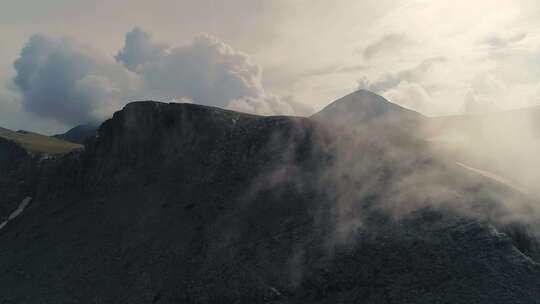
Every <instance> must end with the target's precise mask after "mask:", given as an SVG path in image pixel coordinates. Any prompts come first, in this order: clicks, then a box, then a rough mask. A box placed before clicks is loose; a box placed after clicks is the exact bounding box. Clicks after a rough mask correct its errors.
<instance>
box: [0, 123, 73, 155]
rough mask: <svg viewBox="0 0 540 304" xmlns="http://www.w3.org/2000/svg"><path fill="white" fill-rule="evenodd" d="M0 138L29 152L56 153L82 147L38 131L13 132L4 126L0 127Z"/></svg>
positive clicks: (63, 152)
mask: <svg viewBox="0 0 540 304" xmlns="http://www.w3.org/2000/svg"><path fill="white" fill-rule="evenodd" d="M0 138H4V139H7V140H11V141H13V142H15V143H16V144H18V145H20V146H21V147H23V148H24V149H25V150H26V151H28V152H29V153H44V154H49V155H58V154H65V153H68V152H70V151H73V150H76V149H80V148H82V146H81V145H78V144H74V143H69V142H66V141H63V140H59V139H56V138H51V137H49V136H45V135H41V134H38V133H33V132H28V131H16V132H15V131H11V130H8V129H4V128H0Z"/></svg>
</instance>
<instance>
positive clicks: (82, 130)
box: [53, 124, 99, 144]
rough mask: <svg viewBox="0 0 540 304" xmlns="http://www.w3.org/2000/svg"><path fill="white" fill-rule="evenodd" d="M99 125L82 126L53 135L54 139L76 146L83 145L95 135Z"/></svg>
mask: <svg viewBox="0 0 540 304" xmlns="http://www.w3.org/2000/svg"><path fill="white" fill-rule="evenodd" d="M98 128H99V125H96V124H84V125H79V126H76V127H74V128H71V129H69V130H68V131H67V132H66V133H63V134H56V135H53V137H54V138H58V139H61V140H65V141H69V142H72V143H76V144H84V142H85V141H86V140H87V139H88V138H90V137H92V136H95V135H96V132H97V129H98Z"/></svg>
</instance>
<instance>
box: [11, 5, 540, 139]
mask: <svg viewBox="0 0 540 304" xmlns="http://www.w3.org/2000/svg"><path fill="white" fill-rule="evenodd" d="M0 54H1V56H0V126H4V127H8V128H12V129H29V130H34V131H41V132H45V133H51V132H57V131H62V130H64V129H65V128H68V127H70V126H73V125H76V124H78V123H83V122H86V121H93V120H100V119H103V118H106V117H107V116H108V115H110V113H112V112H113V111H115V110H117V109H119V108H121V107H122V106H123V105H124V104H125V103H126V102H128V101H130V100H135V99H159V100H163V101H171V100H179V101H190V102H196V103H202V104H207V105H215V106H219V107H224V108H231V109H236V110H241V111H249V112H255V113H260V114H297V115H308V114H310V113H312V112H313V111H316V110H318V109H320V108H321V107H323V106H325V105H326V104H328V103H330V102H331V101H333V100H335V99H337V98H339V97H341V96H343V95H346V94H348V93H350V92H352V91H354V90H356V89H358V88H365V89H370V90H372V91H375V92H377V93H380V94H382V95H383V96H385V97H386V98H388V99H390V100H391V101H393V102H395V103H398V104H401V105H403V106H405V107H408V108H411V109H414V110H417V111H419V112H421V113H424V114H426V115H445V114H453V113H463V112H470V113H475V112H489V111H497V110H504V109H510V108H519V107H525V106H532V105H538V104H540V86H539V84H540V2H538V1H530V0H511V1H510V0H507V1H504V0H499V1H495V0H493V1H486V0H476V1H470V0H467V1H461V0H453V1H442V0H441V1H433V0H418V1H405V0H403V1H399V0H397V1H389V0H376V1H371V0H367V1H359V0H333V1H329V0H327V1H319V0H275V1H270V0H265V1H263V0H260V1H257V0H228V1H209V0H197V1H169V0H161V1H159V0H158V1H142V0H130V1H127V0H126V1H123V0H122V1H120V0H116V1H105V0H95V1H86V0H85V1H82V0H47V1H30V0H19V1H12V0H0Z"/></svg>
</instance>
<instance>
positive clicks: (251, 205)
mask: <svg viewBox="0 0 540 304" xmlns="http://www.w3.org/2000/svg"><path fill="white" fill-rule="evenodd" d="M376 135H378V134H372V133H370V136H366V132H361V131H357V132H355V131H350V132H345V131H343V130H340V131H338V130H335V129H332V128H329V127H327V126H324V125H321V124H319V123H318V122H315V121H313V120H310V119H307V118H292V117H259V116H252V115H247V114H242V113H237V112H231V111H225V110H220V109H216V108H210V107H203V106H197V105H190V104H164V103H157V102H136V103H131V104H129V105H128V106H126V107H125V108H124V109H123V110H122V111H119V112H117V113H115V115H114V117H113V118H112V119H110V120H108V121H106V122H105V123H104V124H103V125H102V126H101V127H100V129H99V131H98V134H97V136H96V137H94V138H93V139H92V140H90V141H89V142H88V143H87V145H86V148H85V150H84V151H76V152H73V153H71V154H68V155H66V156H63V157H61V158H55V159H51V160H48V161H45V162H44V163H43V164H42V167H41V169H40V171H39V174H38V175H39V178H38V181H37V182H36V184H35V187H34V188H33V189H32V191H34V192H35V195H34V200H33V202H32V204H31V205H30V206H29V207H28V208H27V209H26V210H25V211H24V213H23V214H22V215H21V216H19V217H18V218H17V219H16V220H15V221H13V223H10V225H9V226H8V227H6V228H5V229H4V230H3V231H0V242H1V243H2V244H3V245H2V248H3V249H2V250H1V251H0V294H1V295H2V296H1V297H3V298H2V299H3V300H4V301H7V302H8V303H9V301H11V302H14V303H20V302H25V303H65V302H73V303H232V302H235V303H341V302H361V303H404V302H406V303H433V302H448V303H470V302H477V303H509V302H512V303H535V302H537V301H538V299H540V265H539V264H538V263H537V261H538V259H537V258H536V255H535V254H536V252H537V251H536V249H535V248H536V247H535V246H536V245H535V244H536V243H535V239H534V237H533V236H532V235H528V234H527V233H526V231H527V229H528V228H527V226H526V225H524V226H523V227H521V226H519V227H518V226H515V225H514V226H511V225H509V223H512V222H513V221H515V220H516V218H515V217H514V216H513V212H512V210H510V209H509V207H508V206H507V205H506V202H507V201H512V202H515V203H516V204H518V203H519V204H522V205H523V206H529V205H528V201H527V198H526V197H522V196H521V195H520V194H518V193H513V192H511V191H509V190H508V189H506V188H505V187H503V186H502V185H498V184H495V183H492V182H490V181H487V180H484V179H482V178H480V177H477V176H474V175H473V174H471V173H467V172H464V171H460V169H459V168H455V167H453V166H450V165H449V164H445V163H441V162H438V161H437V160H435V159H432V158H431V157H430V156H429V154H428V153H425V151H424V150H423V147H422V144H421V143H419V142H417V141H416V140H413V139H411V140H410V141H409V140H406V139H404V138H402V137H400V138H399V140H397V139H396V138H394V137H386V136H384V135H381V136H376ZM501 198H504V200H502V199H501ZM524 208H525V207H524ZM509 227H512V228H511V229H510V228H509ZM516 227H517V228H516ZM505 232H507V233H505Z"/></svg>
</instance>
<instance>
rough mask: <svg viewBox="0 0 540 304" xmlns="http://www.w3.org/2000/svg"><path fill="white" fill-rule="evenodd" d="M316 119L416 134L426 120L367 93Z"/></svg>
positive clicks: (357, 94)
mask: <svg viewBox="0 0 540 304" xmlns="http://www.w3.org/2000/svg"><path fill="white" fill-rule="evenodd" d="M311 118H312V119H315V120H318V121H323V122H327V123H331V124H334V125H338V126H341V127H350V128H364V127H366V128H372V127H376V128H377V127H379V128H386V127H396V128H399V129H401V130H404V131H407V132H408V133H412V131H413V130H414V129H415V128H416V127H417V126H418V125H419V123H420V122H421V121H423V120H424V119H425V118H426V117H425V116H423V115H422V114H420V113H418V112H415V111H413V110H409V109H406V108H403V107H401V106H399V105H397V104H395V103H392V102H390V101H388V100H386V99H385V98H384V97H382V96H380V95H377V94H375V93H372V92H370V91H366V90H359V91H356V92H354V93H351V94H349V95H347V96H345V97H342V98H340V99H338V100H336V101H334V102H332V103H331V104H329V105H328V106H326V107H325V108H324V109H322V110H321V111H320V112H318V113H316V114H314V115H313V116H312V117H311Z"/></svg>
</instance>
